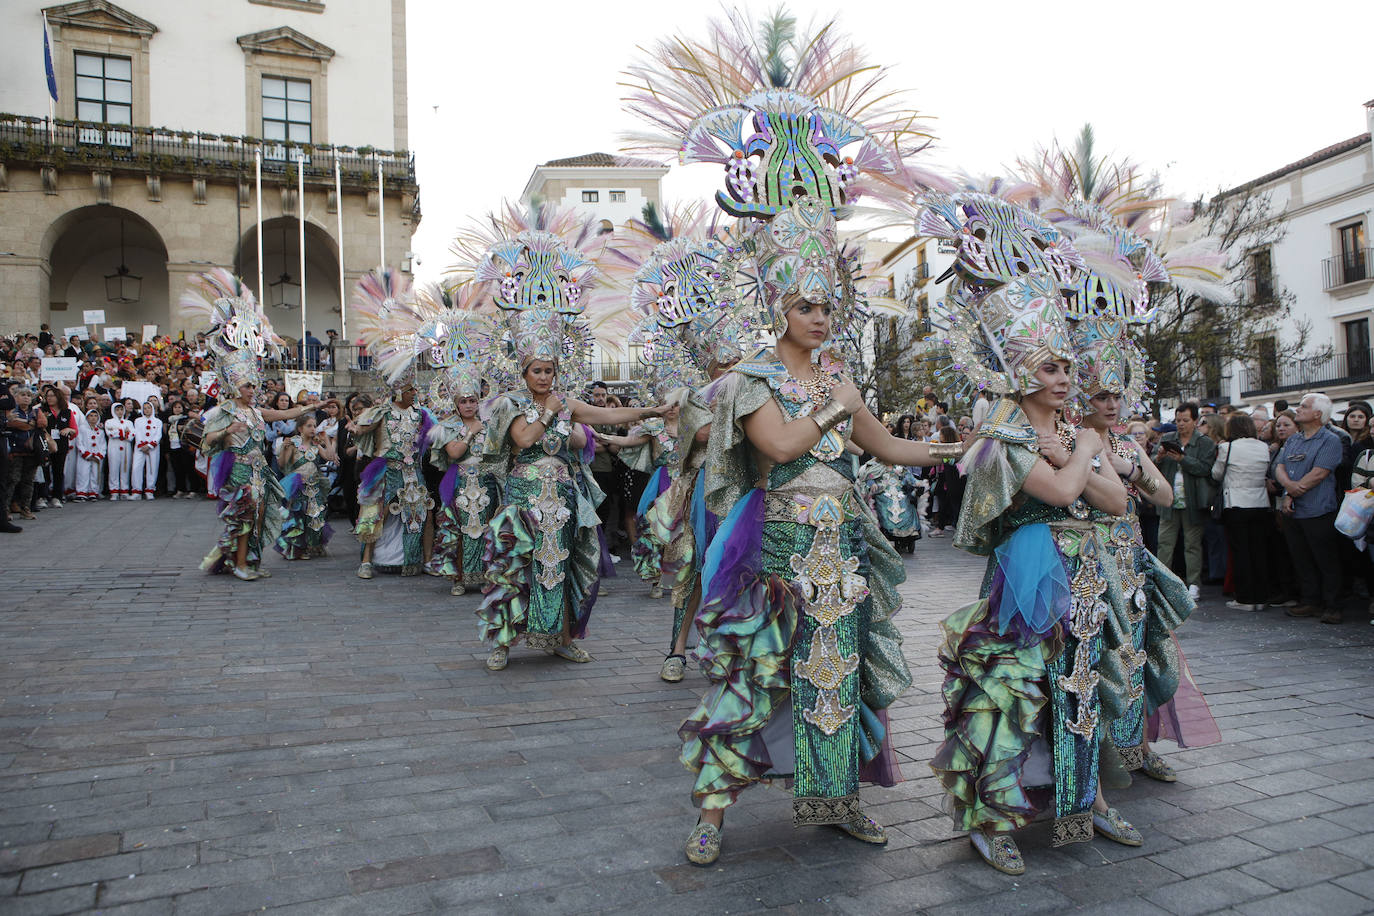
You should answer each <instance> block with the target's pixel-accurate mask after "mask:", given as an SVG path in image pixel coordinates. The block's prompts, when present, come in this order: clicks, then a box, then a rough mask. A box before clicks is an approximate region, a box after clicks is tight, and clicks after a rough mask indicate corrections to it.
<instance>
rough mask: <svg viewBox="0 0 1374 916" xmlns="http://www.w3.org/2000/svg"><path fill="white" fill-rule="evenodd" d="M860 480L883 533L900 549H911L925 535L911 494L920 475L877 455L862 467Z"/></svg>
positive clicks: (902, 551)
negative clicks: (880, 458)
mask: <svg viewBox="0 0 1374 916" xmlns="http://www.w3.org/2000/svg"><path fill="white" fill-rule="evenodd" d="M899 438H900V437H899ZM859 481H860V484H861V487H860V489H861V491H862V492H863V493H864V494H865V497H866V498H867V499H868V500H869V508H871V509H872V510H873V514H874V515H875V516H876V517H877V519H878V524H879V525H881V526H882V529H883V534H885V535H887V537H888V540H890V541H892V542H893V546H894V547H896V549H897V551H898V552H899V553H911V552H912V550H913V549H914V547H913V545H914V543H915V542H916V540H917V539H918V538H920V536H921V514H920V512H919V511H918V508H917V505H916V499H915V497H913V496H912V495H911V494H912V492H913V491H914V490H915V487H916V483H917V481H916V476H915V475H914V474H913V473H912V472H911V471H910V470H909V469H907V468H898V467H893V466H892V465H890V464H886V463H884V462H882V461H879V460H878V459H877V458H874V459H872V460H871V461H869V462H868V463H867V464H865V465H864V466H863V467H861V468H859Z"/></svg>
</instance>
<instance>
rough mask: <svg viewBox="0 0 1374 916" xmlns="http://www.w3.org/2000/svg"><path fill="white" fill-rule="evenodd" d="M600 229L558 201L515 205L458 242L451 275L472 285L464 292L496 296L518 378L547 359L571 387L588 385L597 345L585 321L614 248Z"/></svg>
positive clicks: (482, 297)
mask: <svg viewBox="0 0 1374 916" xmlns="http://www.w3.org/2000/svg"><path fill="white" fill-rule="evenodd" d="M598 225H599V224H598V223H597V222H596V221H594V220H592V219H591V218H590V217H588V216H585V215H583V214H579V213H577V212H575V211H572V210H561V209H559V208H557V207H555V206H554V205H552V204H537V205H534V206H532V207H531V208H530V209H529V210H528V211H523V210H521V209H519V208H518V207H516V206H514V205H512V204H509V203H507V204H506V205H505V207H504V208H503V209H502V211H501V213H500V214H499V215H493V216H491V217H489V219H488V220H487V222H486V223H484V224H482V225H479V226H477V227H475V228H473V229H471V230H468V231H466V232H464V233H462V234H460V235H459V237H458V238H457V240H456V241H455V242H454V244H453V251H454V253H455V254H457V255H458V258H459V263H458V264H457V265H456V266H455V267H454V268H453V269H452V271H451V275H452V277H453V279H454V280H456V281H457V282H458V283H459V284H461V285H464V286H471V287H472V288H471V289H470V290H467V291H465V292H464V295H467V296H471V297H474V298H475V299H478V300H482V301H485V300H487V299H489V300H490V301H491V303H492V304H493V305H495V306H496V307H497V308H498V309H500V310H501V312H502V313H503V315H504V320H503V322H502V323H503V324H504V332H503V333H502V335H501V342H502V344H503V345H504V347H505V348H506V350H507V351H508V353H509V355H510V357H511V358H512V360H513V362H514V365H515V367H516V369H515V372H516V374H517V375H518V374H519V372H523V371H524V369H525V368H526V367H527V366H528V365H529V364H530V363H531V362H533V361H535V360H547V361H548V362H551V363H553V364H554V366H555V367H556V369H557V371H558V373H559V375H560V376H561V382H562V384H563V385H564V386H565V387H568V388H570V389H576V388H580V387H581V384H582V383H583V382H584V381H586V380H587V378H588V376H589V368H590V358H591V350H592V345H593V343H594V340H593V339H592V337H591V332H590V329H589V328H588V327H587V326H586V325H585V324H584V323H583V322H581V321H580V320H579V316H580V315H582V314H583V312H584V311H585V310H586V308H587V303H588V299H589V293H590V291H591V290H592V288H593V287H594V285H595V283H596V278H597V267H596V258H597V257H598V256H599V255H600V253H601V250H602V249H603V248H604V246H605V243H606V239H605V237H604V236H603V235H602V234H601V233H600V232H599V231H598Z"/></svg>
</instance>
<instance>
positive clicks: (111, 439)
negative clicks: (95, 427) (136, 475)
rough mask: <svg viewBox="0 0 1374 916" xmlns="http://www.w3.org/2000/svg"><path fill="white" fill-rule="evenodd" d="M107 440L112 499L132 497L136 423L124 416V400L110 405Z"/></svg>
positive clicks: (106, 425) (106, 424) (106, 432)
mask: <svg viewBox="0 0 1374 916" xmlns="http://www.w3.org/2000/svg"><path fill="white" fill-rule="evenodd" d="M105 441H106V442H107V443H108V448H109V453H108V458H107V468H108V474H109V487H110V499H132V498H133V493H132V490H131V487H132V484H131V480H132V472H133V457H134V456H133V451H134V424H133V423H131V422H130V421H129V420H127V419H125V418H124V404H123V402H122V401H115V402H114V403H112V404H111V405H110V419H108V420H106V421H105Z"/></svg>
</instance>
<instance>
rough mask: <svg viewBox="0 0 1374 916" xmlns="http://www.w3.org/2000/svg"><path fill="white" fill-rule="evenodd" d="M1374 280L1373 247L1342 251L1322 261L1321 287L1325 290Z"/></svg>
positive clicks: (1328, 290) (1333, 289)
mask: <svg viewBox="0 0 1374 916" xmlns="http://www.w3.org/2000/svg"><path fill="white" fill-rule="evenodd" d="M1371 281H1374V248H1356V249H1355V250H1353V251H1344V252H1341V253H1340V254H1338V255H1336V256H1335V257H1333V258H1327V259H1325V260H1324V261H1322V289H1323V290H1325V291H1326V292H1332V291H1335V290H1339V289H1341V288H1342V287H1348V286H1352V285H1354V284H1357V283H1365V284H1369V283H1370V282H1371Z"/></svg>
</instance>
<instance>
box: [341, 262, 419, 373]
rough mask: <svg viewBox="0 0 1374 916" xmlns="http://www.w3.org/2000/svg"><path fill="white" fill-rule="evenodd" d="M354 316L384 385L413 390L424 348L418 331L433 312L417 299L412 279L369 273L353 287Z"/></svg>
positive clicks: (392, 273) (385, 270)
mask: <svg viewBox="0 0 1374 916" xmlns="http://www.w3.org/2000/svg"><path fill="white" fill-rule="evenodd" d="M353 314H354V315H355V316H356V317H355V319H354V320H355V322H356V326H357V328H358V336H359V339H361V340H362V342H363V343H364V344H366V345H367V349H368V352H369V353H370V354H371V356H372V360H373V364H374V366H375V367H376V371H377V372H378V373H379V374H380V375H381V377H382V380H383V382H385V383H386V384H387V385H388V386H389V387H390V388H391V389H392V391H393V392H395V393H397V394H399V393H401V392H403V391H405V390H406V389H407V388H414V387H415V386H416V384H417V369H418V367H417V365H416V357H418V356H419V354H420V352H421V351H422V350H423V349H424V348H425V344H424V343H423V342H422V341H420V339H419V337H418V335H417V332H418V330H419V329H420V327H422V326H423V325H424V323H425V322H426V321H427V320H429V319H430V318H431V317H432V315H433V310H432V309H431V308H430V306H428V305H426V304H424V303H421V302H419V301H418V300H417V299H416V298H415V295H414V293H413V292H412V290H411V287H410V280H409V279H407V278H406V277H405V276H404V275H403V274H401V273H399V272H397V271H395V270H392V269H391V268H389V267H387V268H383V269H382V270H380V271H377V270H370V271H368V272H367V273H365V274H363V275H362V276H361V277H360V278H359V279H358V283H357V285H356V286H354V288H353Z"/></svg>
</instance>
